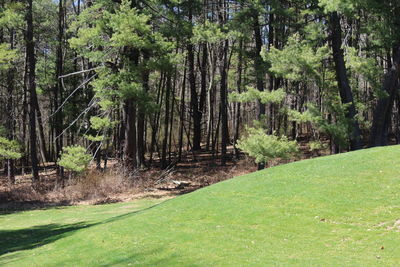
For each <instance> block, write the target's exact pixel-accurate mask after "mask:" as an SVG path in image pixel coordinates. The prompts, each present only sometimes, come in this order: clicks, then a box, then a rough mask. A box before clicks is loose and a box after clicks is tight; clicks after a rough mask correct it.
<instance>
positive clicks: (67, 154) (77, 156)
mask: <svg viewBox="0 0 400 267" xmlns="http://www.w3.org/2000/svg"><path fill="white" fill-rule="evenodd" d="M91 159H92V157H91V155H89V154H87V153H86V149H85V148H84V147H82V146H78V145H75V146H68V147H64V148H63V152H62V153H61V156H60V158H59V160H58V162H57V163H58V165H60V166H62V167H64V168H65V169H66V170H68V171H72V172H75V173H78V174H79V173H82V172H83V171H85V170H86V168H87V166H88V165H89V162H90V161H91Z"/></svg>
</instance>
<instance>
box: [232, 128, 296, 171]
mask: <svg viewBox="0 0 400 267" xmlns="http://www.w3.org/2000/svg"><path fill="white" fill-rule="evenodd" d="M247 131H248V136H246V137H244V138H242V139H240V140H239V141H238V144H237V147H238V148H239V149H241V150H243V151H244V152H245V153H247V154H248V155H249V156H250V157H252V158H254V159H255V161H256V163H268V162H269V161H270V160H272V159H274V158H288V157H289V156H290V155H293V154H295V153H297V152H298V146H297V142H296V141H289V140H288V139H287V137H286V136H283V137H278V136H275V135H267V134H265V133H264V130H263V129H261V128H260V129H256V128H248V129H247Z"/></svg>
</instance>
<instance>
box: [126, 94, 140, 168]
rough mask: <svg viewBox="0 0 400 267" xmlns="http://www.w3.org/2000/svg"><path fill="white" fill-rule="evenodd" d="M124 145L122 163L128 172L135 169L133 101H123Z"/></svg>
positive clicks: (134, 105)
mask: <svg viewBox="0 0 400 267" xmlns="http://www.w3.org/2000/svg"><path fill="white" fill-rule="evenodd" d="M124 118H125V122H126V126H125V143H124V163H125V167H126V168H128V170H133V169H135V168H136V167H137V161H136V152H137V144H136V104H135V101H134V99H127V100H125V104H124Z"/></svg>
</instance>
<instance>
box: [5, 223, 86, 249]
mask: <svg viewBox="0 0 400 267" xmlns="http://www.w3.org/2000/svg"><path fill="white" fill-rule="evenodd" d="M93 225H94V224H85V223H84V222H81V223H74V224H65V225H60V224H47V225H40V226H34V227H31V228H25V229H18V230H0V256H1V255H4V254H6V253H10V252H15V251H19V250H28V249H33V248H37V247H41V246H44V245H46V244H49V243H52V242H54V241H57V240H58V239H61V238H64V237H67V236H69V235H71V234H72V233H73V232H74V231H77V230H79V229H83V228H88V227H90V226H93Z"/></svg>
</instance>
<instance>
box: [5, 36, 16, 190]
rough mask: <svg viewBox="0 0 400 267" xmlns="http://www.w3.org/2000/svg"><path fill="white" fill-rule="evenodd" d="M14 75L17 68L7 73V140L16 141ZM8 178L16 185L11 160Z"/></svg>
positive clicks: (11, 43)
mask: <svg viewBox="0 0 400 267" xmlns="http://www.w3.org/2000/svg"><path fill="white" fill-rule="evenodd" d="M10 48H11V49H14V30H13V29H11V30H10ZM14 73H15V68H13V67H11V68H10V69H9V70H8V73H7V110H6V112H7V122H6V124H7V138H8V139H9V140H14V138H15V136H14V128H15V126H14V124H15V123H14V115H15V114H14V87H15V84H14V78H15V77H14ZM7 178H8V181H9V182H10V183H11V184H14V183H15V170H14V160H13V159H9V160H8V161H7Z"/></svg>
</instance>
